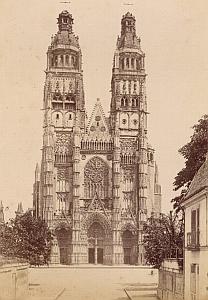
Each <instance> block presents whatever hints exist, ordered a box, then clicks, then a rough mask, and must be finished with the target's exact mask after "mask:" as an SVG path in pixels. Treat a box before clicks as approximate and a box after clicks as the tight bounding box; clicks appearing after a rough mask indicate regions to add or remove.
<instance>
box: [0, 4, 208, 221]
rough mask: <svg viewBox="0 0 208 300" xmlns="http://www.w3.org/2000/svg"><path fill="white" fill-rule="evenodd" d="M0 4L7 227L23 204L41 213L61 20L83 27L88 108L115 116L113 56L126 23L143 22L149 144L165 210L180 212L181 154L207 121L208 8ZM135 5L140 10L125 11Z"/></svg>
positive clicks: (0, 150)
mask: <svg viewBox="0 0 208 300" xmlns="http://www.w3.org/2000/svg"><path fill="white" fill-rule="evenodd" d="M60 2H61V1H56V0H30V1H28V0H18V1H12V0H1V1H0V12H1V17H0V35H1V39H0V76H1V80H0V89H1V92H0V95H1V98H0V137H1V143H0V200H2V202H3V204H4V207H9V209H7V211H6V212H5V214H6V217H7V218H9V217H12V216H13V213H14V211H15V210H16V208H17V203H18V202H20V201H22V203H23V207H24V209H27V208H28V207H32V185H33V182H34V170H35V165H36V163H37V162H40V159H41V150H40V149H41V147H42V121H43V116H42V111H41V108H42V102H43V87H44V81H45V73H44V70H45V68H46V51H47V48H48V46H49V44H50V40H51V35H52V34H55V33H56V32H57V24H56V22H57V20H56V18H57V17H58V14H59V13H60V12H61V11H62V10H64V9H67V10H69V11H70V13H72V15H73V17H74V32H75V34H77V35H79V41H80V46H81V49H82V55H83V71H84V72H83V75H84V89H85V101H86V107H87V110H88V115H89V114H90V112H91V110H92V107H93V106H94V103H95V101H96V98H100V99H101V101H102V103H103V107H104V110H105V112H106V114H108V112H109V103H110V97H111V95H110V82H111V69H112V61H113V53H114V50H115V46H116V40H117V36H118V35H119V34H120V21H121V17H122V15H123V14H124V13H126V12H127V11H130V12H131V13H133V14H134V15H135V17H136V28H137V35H138V36H140V37H141V45H142V49H143V51H144V52H145V54H146V61H145V63H146V72H147V74H148V76H147V101H148V110H149V113H150V114H149V119H148V136H149V142H150V144H151V145H152V146H153V147H154V148H155V150H156V159H157V163H158V166H159V179H160V183H161V185H162V193H163V200H162V209H163V211H166V212H168V211H169V210H170V209H171V204H170V200H171V198H173V197H174V196H175V195H176V194H177V193H176V192H174V191H173V181H174V177H175V176H176V174H177V173H178V171H180V170H181V168H183V166H184V160H183V158H182V157H181V156H180V155H179V154H178V149H179V148H180V147H181V146H183V145H184V144H186V143H187V142H188V141H189V139H190V136H191V134H192V132H193V131H192V128H191V127H192V126H193V125H194V124H195V123H196V122H197V121H198V120H199V119H200V117H201V116H202V115H204V114H205V113H207V112H208V111H207V103H208V80H207V79H208V18H207V9H208V3H207V1H205V0H198V1H195V0H157V1H156V0H136V1H133V0H132V1H130V0H128V1H125V0H123V1H121V0H114V1H110V0H109V1H108V0H99V1H95V0H88V1H85V0H76V1H73V0H72V1H71V3H70V4H63V3H60ZM124 3H133V4H134V5H124Z"/></svg>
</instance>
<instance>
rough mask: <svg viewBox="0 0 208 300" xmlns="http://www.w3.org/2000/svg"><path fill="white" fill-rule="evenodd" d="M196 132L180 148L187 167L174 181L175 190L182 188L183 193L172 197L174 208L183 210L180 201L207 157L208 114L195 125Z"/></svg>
mask: <svg viewBox="0 0 208 300" xmlns="http://www.w3.org/2000/svg"><path fill="white" fill-rule="evenodd" d="M192 128H193V130H194V133H193V135H192V136H191V139H190V142H188V143H187V144H186V145H184V146H183V147H182V148H180V149H179V153H180V154H181V155H182V156H183V157H184V159H185V167H184V168H183V169H182V170H181V171H179V172H178V174H177V175H176V177H175V181H174V183H173V184H174V190H175V191H176V190H179V189H181V188H182V191H181V194H180V195H179V196H177V197H175V198H174V199H172V202H173V205H174V208H175V209H176V210H177V211H180V210H181V207H180V202H181V200H182V198H183V196H184V194H185V193H186V192H187V189H188V187H189V185H190V184H191V181H192V179H193V178H194V175H195V174H196V172H197V171H198V170H199V168H200V167H201V165H202V164H203V163H204V161H205V159H206V154H207V152H208V115H204V116H203V117H202V118H201V119H200V120H199V121H198V123H197V124H195V125H194V126H193V127H192Z"/></svg>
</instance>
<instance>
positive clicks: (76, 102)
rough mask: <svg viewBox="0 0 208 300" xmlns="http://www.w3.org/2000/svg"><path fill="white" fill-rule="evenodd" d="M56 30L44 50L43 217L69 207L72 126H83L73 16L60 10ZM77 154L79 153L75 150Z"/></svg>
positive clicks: (50, 217) (55, 215) (79, 61)
mask: <svg viewBox="0 0 208 300" xmlns="http://www.w3.org/2000/svg"><path fill="white" fill-rule="evenodd" d="M57 20H58V32H57V33H56V34H55V35H54V36H52V38H51V45H50V46H49V47H48V51H47V68H46V81H45V88H44V102H43V111H44V126H43V127H44V134H43V149H42V163H41V178H40V181H41V191H40V193H41V201H40V211H41V212H42V217H43V218H44V219H45V220H46V221H47V222H48V224H53V223H52V221H53V220H54V218H58V216H60V215H62V214H63V212H64V213H65V214H66V215H69V214H70V213H71V211H72V205H73V195H72V193H70V192H69V191H70V190H71V189H72V186H73V153H74V135H75V131H74V128H75V126H76V127H79V129H80V131H81V132H84V129H85V101H84V90H83V71H82V53H81V49H80V46H79V39H78V37H77V36H76V35H75V34H74V33H73V17H72V15H71V14H70V13H69V12H68V11H65V10H64V11H62V12H61V13H60V14H59V16H58V18H57ZM77 155H78V154H77Z"/></svg>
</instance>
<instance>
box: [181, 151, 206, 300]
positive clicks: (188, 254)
mask: <svg viewBox="0 0 208 300" xmlns="http://www.w3.org/2000/svg"><path fill="white" fill-rule="evenodd" d="M182 205H183V207H184V209H185V297H184V298H185V299H191V300H205V299H208V155H207V158H206V161H205V162H204V164H203V165H202V166H201V168H200V169H199V171H198V172H197V173H196V175H195V177H194V179H193V181H192V183H191V185H190V188H189V191H188V193H187V195H186V197H185V199H184V201H183V203H182Z"/></svg>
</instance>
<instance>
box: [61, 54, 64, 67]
mask: <svg viewBox="0 0 208 300" xmlns="http://www.w3.org/2000/svg"><path fill="white" fill-rule="evenodd" d="M63 64H64V57H63V55H61V65H62V66H63Z"/></svg>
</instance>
